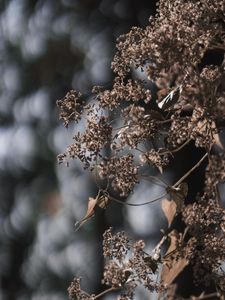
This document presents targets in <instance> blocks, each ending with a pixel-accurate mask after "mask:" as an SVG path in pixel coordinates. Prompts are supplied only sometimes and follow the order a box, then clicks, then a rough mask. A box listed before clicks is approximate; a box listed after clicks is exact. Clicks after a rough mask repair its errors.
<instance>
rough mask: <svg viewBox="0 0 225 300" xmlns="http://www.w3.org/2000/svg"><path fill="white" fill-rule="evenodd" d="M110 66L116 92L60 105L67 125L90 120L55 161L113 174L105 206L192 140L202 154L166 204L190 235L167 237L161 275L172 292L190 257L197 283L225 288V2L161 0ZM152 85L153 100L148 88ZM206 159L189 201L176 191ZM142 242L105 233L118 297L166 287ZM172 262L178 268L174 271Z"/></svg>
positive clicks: (107, 277) (109, 275)
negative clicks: (224, 138)
mask: <svg viewBox="0 0 225 300" xmlns="http://www.w3.org/2000/svg"><path fill="white" fill-rule="evenodd" d="M215 53H216V57H217V59H216V63H215V62H213V63H211V62H210V60H207V57H209V56H210V55H214V57H215ZM208 61H209V62H208ZM112 69H113V71H114V73H115V79H114V81H113V85H112V88H111V89H107V90H106V89H104V88H102V87H94V88H93V94H94V99H95V103H94V104H90V103H85V102H84V101H83V100H82V99H83V98H82V95H81V94H80V93H79V92H77V91H70V92H69V93H68V94H67V95H66V96H65V98H64V99H63V100H60V101H58V102H57V104H58V107H59V108H60V110H61V112H60V118H61V119H63V121H64V124H65V126H66V127H67V126H68V125H69V123H70V122H76V123H78V122H81V121H83V122H84V121H85V122H84V123H85V124H86V126H85V128H84V130H83V132H80V131H78V132H76V133H75V135H74V143H72V144H71V145H70V146H68V147H67V149H66V151H65V153H63V154H60V155H59V156H58V159H59V162H63V161H65V160H66V161H67V160H68V159H70V158H72V159H79V160H80V161H81V162H82V163H83V165H84V168H87V169H89V170H90V171H91V172H96V173H98V175H99V177H100V178H103V179H107V180H106V181H105V180H104V181H103V184H104V183H105V182H107V187H106V188H105V189H102V190H101V192H102V195H104V196H107V199H108V200H107V203H109V200H112V199H113V197H110V191H111V190H110V186H111V187H112V188H113V189H114V191H115V192H118V194H119V195H120V196H123V197H127V196H128V195H129V194H130V193H131V192H132V191H133V190H134V188H135V185H136V184H137V183H139V181H140V180H141V178H142V175H143V174H142V170H143V167H145V168H148V167H149V165H150V166H151V167H156V168H157V169H158V170H159V171H160V172H161V173H162V174H163V172H164V169H165V168H166V167H167V166H168V164H169V162H172V158H173V155H174V153H176V152H178V151H180V150H181V149H182V148H183V147H185V146H186V145H187V144H188V143H189V142H191V141H193V142H194V145H195V147H200V148H202V150H203V151H205V155H204V156H203V158H202V159H201V160H200V161H199V162H198V163H197V164H196V166H195V167H194V168H192V169H190V171H189V172H187V174H186V175H185V176H184V177H182V179H181V180H180V181H178V182H177V183H176V184H174V185H173V187H172V188H171V187H167V188H166V192H167V193H169V194H170V196H171V197H172V201H171V202H167V203H164V204H165V205H166V206H165V207H164V208H165V210H164V212H165V214H166V217H167V219H168V223H169V226H170V225H171V223H172V221H173V218H175V217H176V216H177V215H178V214H179V213H181V214H182V217H183V220H184V222H185V224H186V236H185V234H184V235H183V234H182V233H180V234H181V236H180V237H179V238H178V237H173V238H172V239H171V243H172V244H171V245H170V247H169V248H171V249H172V248H173V250H171V249H170V250H171V253H167V255H166V258H165V260H163V259H162V261H161V263H164V262H166V261H167V262H166V263H167V267H165V266H164V271H163V272H162V276H161V277H162V278H164V280H163V283H164V285H165V284H166V285H167V286H168V291H169V287H170V285H171V284H172V283H173V281H174V280H175V278H176V276H177V275H178V274H179V273H180V272H181V271H182V269H183V268H184V267H185V266H186V265H188V264H190V263H191V262H192V264H193V270H194V273H195V277H196V281H201V282H203V283H204V284H205V285H207V284H210V283H211V282H214V284H215V285H216V287H217V291H218V293H222V292H223V291H224V285H225V284H224V274H223V275H221V274H220V266H221V263H222V261H223V260H224V259H225V256H224V253H225V244H224V243H225V242H224V228H225V225H224V210H223V209H222V207H221V199H220V198H221V197H220V191H219V185H221V184H222V183H223V181H224V179H225V157H224V149H223V146H222V145H221V142H220V140H219V137H220V136H219V134H220V132H221V131H222V130H223V129H224V123H225V122H224V121H225V84H224V82H225V2H224V0H217V1H210V0H187V1H186V0H174V1H171V0H160V1H159V3H158V11H157V14H156V16H155V17H151V18H150V24H149V25H148V26H147V27H146V28H137V27H134V28H132V29H131V31H130V32H129V33H127V34H125V35H122V36H121V37H120V38H119V39H118V42H117V53H116V55H115V57H114V59H113V62H112ZM135 69H139V70H141V71H142V72H143V75H144V76H143V78H146V80H140V79H133V78H132V74H133V71H134V70H135ZM153 85H154V87H155V88H156V89H157V98H156V97H155V96H154V93H152V91H151V88H149V87H151V86H153ZM118 116H120V117H118ZM206 158H207V159H208V165H207V168H206V173H205V188H204V192H205V194H204V195H202V197H200V200H199V199H198V200H196V201H197V202H195V203H194V204H192V205H189V206H186V207H185V201H184V200H185V197H186V194H187V193H186V192H185V193H183V194H182V193H181V191H179V184H180V183H181V182H182V181H183V180H184V179H185V178H187V177H188V176H189V174H190V173H191V172H192V171H193V170H194V169H195V168H197V167H198V166H199V165H200V164H201V162H202V161H203V160H204V159H206ZM185 190H187V189H185ZM178 194H179V195H180V196H179V195H178ZM178 196H179V197H178ZM148 203H149V202H148ZM96 204H97V205H99V203H98V201H97V200H96V203H95V205H96ZM105 207H106V205H105V204H104V208H105ZM89 215H90V216H92V215H93V208H92V209H91V214H87V217H89ZM86 219H87V218H85V220H86ZM169 229H170V228H169ZM169 229H168V230H169ZM187 233H188V234H187ZM178 235H179V234H178ZM189 236H190V237H189ZM165 237H166V238H169V234H168V235H166V236H165ZM188 237H189V238H188ZM175 241H176V242H175ZM178 242H179V243H178ZM143 247H144V243H143V242H138V243H136V244H135V245H134V244H133V245H130V243H129V241H128V239H127V237H126V236H125V235H124V234H122V233H120V234H119V235H115V236H113V235H112V233H111V231H107V232H106V233H105V236H104V255H105V257H107V258H109V259H110V260H109V262H108V263H107V265H106V267H105V272H104V279H103V282H104V283H105V284H106V285H109V286H111V288H112V290H113V289H117V288H119V289H121V288H123V290H127V291H126V292H125V293H124V294H123V295H122V294H121V296H120V299H131V298H132V297H133V293H134V289H135V287H136V285H138V284H139V283H140V282H141V283H142V284H143V285H144V286H145V287H147V288H148V289H149V290H150V291H151V290H155V289H156V290H157V289H158V288H159V286H160V285H155V283H154V282H153V281H152V277H151V274H152V273H154V272H155V271H156V269H157V266H158V265H157V266H155V267H154V266H153V265H154V263H155V261H154V260H153V259H152V258H149V256H146V255H147V254H146V253H145V252H144V251H143ZM130 251H131V252H132V253H131V256H130V258H126V255H127V254H128V253H129V252H130ZM168 260H169V261H168ZM157 263H159V261H157ZM174 264H175V265H176V266H177V270H178V271H177V272H176V274H174V273H172V271H171V268H169V267H168V266H172V265H174ZM181 266H182V267H181ZM165 270H166V271H165ZM165 274H166V275H165ZM165 278H166V279H165ZM73 290H75V292H73ZM76 291H77V292H76ZM174 291H175V289H173V293H174ZM73 293H74V294H76V297H77V299H84V298H82V297H83V294H82V292H81V290H80V287H79V282H78V281H75V283H74V284H73V287H72V288H70V294H71V295H72V294H73ZM174 295H175V294H174ZM88 297H89V296H88ZM71 299H73V296H71ZM87 299H91V298H87ZM93 299H95V296H93ZM174 299H175V296H174ZM196 299H197V298H196ZM199 299H204V298H202V296H201V298H199Z"/></svg>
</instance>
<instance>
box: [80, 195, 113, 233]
mask: <svg viewBox="0 0 225 300" xmlns="http://www.w3.org/2000/svg"><path fill="white" fill-rule="evenodd" d="M109 201H110V200H109V198H108V197H106V196H101V197H96V198H91V197H89V201H88V208H87V212H86V214H85V216H84V217H83V219H82V220H80V221H78V222H76V224H75V227H76V230H78V229H79V228H80V227H81V226H82V225H83V224H84V223H86V222H87V221H88V220H89V219H90V218H91V217H93V216H94V213H95V208H96V206H99V207H100V208H103V209H105V208H106V207H107V206H108V204H109Z"/></svg>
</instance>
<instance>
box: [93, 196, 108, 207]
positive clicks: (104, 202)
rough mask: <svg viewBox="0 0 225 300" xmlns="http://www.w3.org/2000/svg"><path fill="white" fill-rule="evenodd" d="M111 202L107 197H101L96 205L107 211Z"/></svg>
mask: <svg viewBox="0 0 225 300" xmlns="http://www.w3.org/2000/svg"><path fill="white" fill-rule="evenodd" d="M109 202H110V199H109V198H108V197H106V196H101V197H99V198H98V199H97V202H96V205H98V206H99V207H100V208H103V209H106V207H107V206H108V204H109Z"/></svg>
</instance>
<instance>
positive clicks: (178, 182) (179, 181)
mask: <svg viewBox="0 0 225 300" xmlns="http://www.w3.org/2000/svg"><path fill="white" fill-rule="evenodd" d="M207 156H208V153H206V154H205V155H203V157H202V158H201V159H200V160H199V161H198V162H197V164H195V165H194V167H192V168H191V169H190V170H189V171H188V172H187V173H185V174H184V176H182V177H181V178H180V179H179V180H178V181H177V182H176V183H175V184H174V185H173V187H177V186H178V185H179V184H180V183H181V182H182V181H184V179H186V178H187V177H188V176H189V175H190V174H191V173H192V172H193V171H194V170H195V169H197V168H198V167H199V166H200V164H201V163H202V162H203V160H204V159H205V158H206V157H207Z"/></svg>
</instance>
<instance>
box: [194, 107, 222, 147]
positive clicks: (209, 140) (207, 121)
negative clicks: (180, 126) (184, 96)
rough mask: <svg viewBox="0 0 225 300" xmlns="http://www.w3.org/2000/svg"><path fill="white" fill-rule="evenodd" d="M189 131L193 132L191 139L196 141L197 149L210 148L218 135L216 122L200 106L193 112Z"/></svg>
mask: <svg viewBox="0 0 225 300" xmlns="http://www.w3.org/2000/svg"><path fill="white" fill-rule="evenodd" d="M188 130H189V131H190V132H191V135H190V137H191V138H192V139H193V140H195V145H196V147H207V148H209V147H210V146H211V145H212V144H213V141H214V135H215V134H216V133H217V129H216V126H215V122H214V120H213V119H211V118H209V117H208V116H206V112H205V111H204V110H203V109H202V108H201V107H199V106H196V107H195V109H194V110H193V113H192V117H191V120H190V122H189V124H188Z"/></svg>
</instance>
